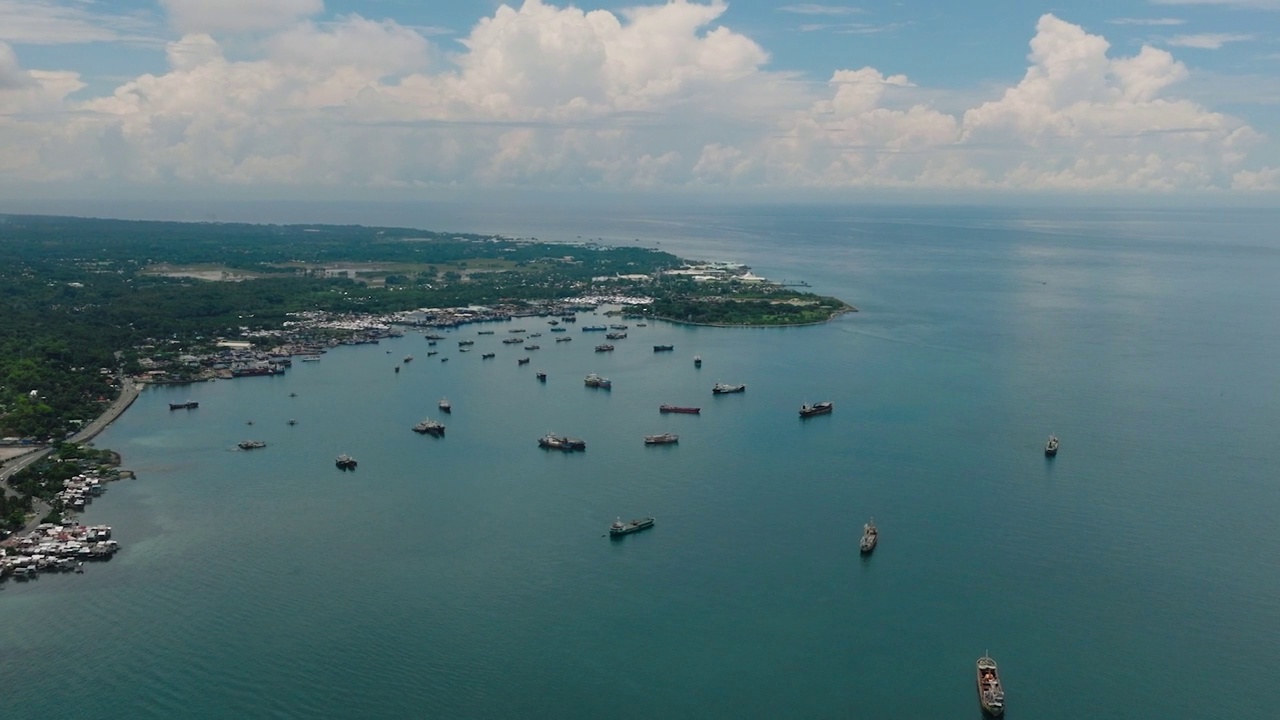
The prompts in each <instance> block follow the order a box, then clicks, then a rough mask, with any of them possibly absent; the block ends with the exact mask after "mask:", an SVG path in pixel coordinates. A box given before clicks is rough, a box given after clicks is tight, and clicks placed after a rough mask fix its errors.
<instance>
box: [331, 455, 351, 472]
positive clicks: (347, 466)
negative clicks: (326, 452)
mask: <svg viewBox="0 0 1280 720" xmlns="http://www.w3.org/2000/svg"><path fill="white" fill-rule="evenodd" d="M333 464H334V465H337V466H338V469H339V470H355V469H356V459H355V458H353V457H351V456H350V455H347V454H346V453H343V454H342V455H339V456H338V459H337V460H335V461H334V463H333Z"/></svg>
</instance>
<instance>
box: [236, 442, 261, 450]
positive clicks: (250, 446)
mask: <svg viewBox="0 0 1280 720" xmlns="http://www.w3.org/2000/svg"><path fill="white" fill-rule="evenodd" d="M266 446H267V444H266V443H265V442H263V441H261V440H241V441H240V442H239V443H237V447H239V448H240V449H241V450H257V449H258V448H264V447H266Z"/></svg>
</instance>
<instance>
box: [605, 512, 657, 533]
mask: <svg viewBox="0 0 1280 720" xmlns="http://www.w3.org/2000/svg"><path fill="white" fill-rule="evenodd" d="M651 527H653V518H651V517H646V518H636V519H635V520H631V521H629V522H625V523H624V522H622V518H618V519H617V520H614V521H613V524H612V525H610V526H609V537H615V538H616V537H622V536H623V535H630V534H631V533H633V532H640V531H641V530H648V529H649V528H651Z"/></svg>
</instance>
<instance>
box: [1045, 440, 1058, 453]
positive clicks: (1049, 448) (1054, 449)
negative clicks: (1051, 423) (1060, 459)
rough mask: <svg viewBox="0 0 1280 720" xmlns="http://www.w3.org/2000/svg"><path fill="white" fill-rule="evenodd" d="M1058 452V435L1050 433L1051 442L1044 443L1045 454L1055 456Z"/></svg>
mask: <svg viewBox="0 0 1280 720" xmlns="http://www.w3.org/2000/svg"><path fill="white" fill-rule="evenodd" d="M1057 454H1058V436H1057V435H1050V436H1049V442H1047V443H1045V444H1044V456H1045V457H1053V456H1054V455H1057Z"/></svg>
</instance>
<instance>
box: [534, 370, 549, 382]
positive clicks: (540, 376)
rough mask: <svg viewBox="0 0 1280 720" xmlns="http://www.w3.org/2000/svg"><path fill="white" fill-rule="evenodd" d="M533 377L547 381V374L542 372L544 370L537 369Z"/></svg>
mask: <svg viewBox="0 0 1280 720" xmlns="http://www.w3.org/2000/svg"><path fill="white" fill-rule="evenodd" d="M534 377H536V378H538V380H539V381H540V382H546V381H547V374H546V373H544V372H542V371H541V370H539V371H538V372H536V373H534Z"/></svg>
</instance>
